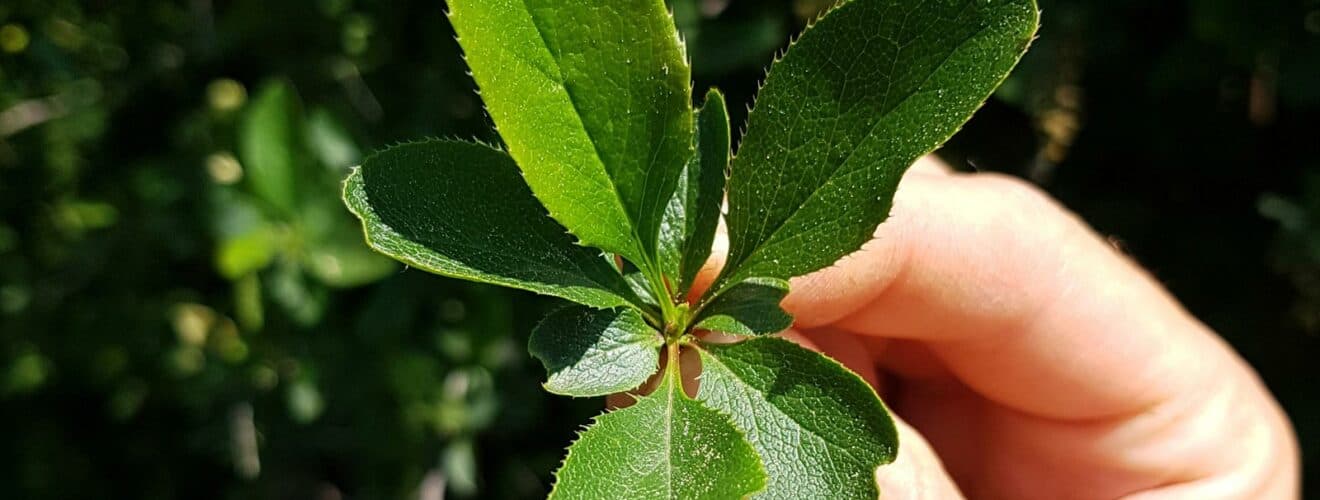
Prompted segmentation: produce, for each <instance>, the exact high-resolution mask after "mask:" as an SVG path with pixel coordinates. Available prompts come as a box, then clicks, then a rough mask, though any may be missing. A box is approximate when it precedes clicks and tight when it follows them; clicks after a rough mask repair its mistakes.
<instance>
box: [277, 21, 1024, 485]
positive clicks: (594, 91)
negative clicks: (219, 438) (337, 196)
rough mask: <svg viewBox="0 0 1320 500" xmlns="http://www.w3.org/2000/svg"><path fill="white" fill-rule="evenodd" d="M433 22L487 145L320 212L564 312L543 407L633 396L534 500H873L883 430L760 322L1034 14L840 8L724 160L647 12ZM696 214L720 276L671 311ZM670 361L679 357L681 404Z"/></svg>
mask: <svg viewBox="0 0 1320 500" xmlns="http://www.w3.org/2000/svg"><path fill="white" fill-rule="evenodd" d="M449 8H450V12H449V16H450V20H451V22H452V23H453V25H454V28H455V31H456V33H457V34H458V39H459V43H460V45H461V46H462V47H463V49H464V51H465V53H466V56H467V60H468V64H469V66H470V68H471V70H472V74H473V77H474V78H475V80H476V82H477V84H478V86H479V87H480V89H481V95H482V98H483V100H484V102H485V104H486V107H487V111H488V112H489V114H490V116H491V118H492V119H493V120H494V122H495V125H496V127H497V129H498V131H499V134H500V137H501V139H502V141H503V145H502V147H497V146H490V145H484V144H479V143H470V142H459V141H426V142H418V143H411V144H404V145H400V146H396V147H393V148H390V149H387V150H384V151H381V152H378V153H376V154H374V155H372V156H370V157H368V158H366V159H365V160H364V161H363V163H362V166H361V167H360V168H358V169H356V170H354V171H353V173H352V174H351V175H350V176H349V178H348V180H347V182H346V184H345V191H344V199H345V201H346V203H347V204H348V206H349V208H350V209H351V210H352V211H353V213H355V214H356V215H357V216H358V217H359V218H360V219H361V220H362V222H363V227H364V230H365V233H366V237H367V241H368V243H369V244H370V245H371V246H372V247H373V248H374V249H376V250H377V251H379V252H381V253H384V254H386V255H389V256H391V257H393V258H395V259H397V260H399V261H402V262H405V263H407V264H409V265H410V266H412V267H416V268H419V269H423V270H426V271H430V272H433V273H436V274H440V275H444V276H450V277H456V278H462V279H468V280H473V281H480V282H487V283H493V284H498V285H503V286H507V287H512V288H519V289H524V290H529V291H532V292H536V293H541V294H546V295H552V296H556V297H561V298H563V299H567V300H569V301H572V302H576V303H577V304H580V305H577V306H570V307H566V308H564V309H562V310H559V311H557V312H555V313H553V314H551V315H549V316H548V317H547V318H546V319H545V320H544V321H542V322H541V323H540V325H539V326H537V327H536V329H535V330H534V331H533V333H532V338H531V340H530V345H529V348H530V351H531V353H532V355H533V356H535V357H536V358H538V359H540V360H541V361H542V362H543V363H544V365H545V367H546V369H547V371H548V372H549V377H548V380H547V382H546V383H545V388H546V389H547V390H549V391H551V392H554V393H557V394H563V395H569V396H577V397H590V396H601V395H607V394H612V393H617V392H623V391H628V390H632V389H636V388H638V387H640V386H642V385H643V384H644V383H645V382H647V381H648V380H650V379H652V378H654V377H658V380H659V382H658V388H657V389H656V390H655V391H654V392H653V393H651V394H650V395H648V396H642V397H640V399H639V400H638V401H637V403H636V404H634V405H632V406H630V407H627V408H625V409H621V410H616V411H613V412H610V413H607V414H606V415H603V416H601V417H600V418H598V419H597V421H596V422H595V423H594V424H593V425H592V426H591V427H590V428H588V429H587V430H586V432H585V433H583V435H582V437H581V438H580V439H579V440H578V441H577V442H576V443H575V444H574V445H573V446H572V447H571V448H570V451H569V455H568V458H567V459H566V460H565V462H564V464H563V466H562V468H561V469H560V471H559V473H558V475H557V476H558V480H557V482H556V486H555V489H554V491H553V492H552V494H551V496H552V497H561V498H601V497H610V496H618V495H619V494H621V492H627V493H628V495H629V496H631V497H635V498H730V497H746V496H752V495H757V496H758V497H760V498H875V497H876V495H877V494H878V492H877V491H876V487H875V484H874V480H873V474H874V471H875V469H876V467H878V466H880V465H883V464H885V463H888V462H890V461H892V460H893V459H894V456H895V453H896V451H897V446H898V442H897V435H896V433H895V430H894V425H893V422H892V420H891V419H890V417H889V414H888V412H887V410H886V409H885V407H884V405H883V403H881V402H880V400H879V399H878V398H877V396H876V394H875V392H874V391H873V390H872V389H871V388H870V387H869V386H868V385H867V384H866V383H865V382H863V381H862V380H861V379H860V378H859V377H858V376H857V375H855V374H853V373H851V372H849V371H847V370H846V369H845V368H843V367H842V366H841V365H839V364H838V363H836V362H834V361H833V360H830V359H829V358H826V357H824V356H822V355H820V354H817V353H814V352H811V351H808V350H805V349H802V348H800V347H797V346H796V345H794V344H792V343H789V342H786V341H784V340H781V339H778V338H775V337H773V336H772V335H773V334H775V333H778V332H780V331H782V330H784V329H785V328H787V327H788V326H790V325H791V323H792V318H791V316H790V315H789V314H788V313H786V312H785V311H783V310H782V309H781V308H780V306H779V302H780V300H781V299H782V298H783V297H784V296H785V294H786V293H787V292H788V288H789V283H788V281H787V280H788V279H789V278H792V277H795V276H800V275H803V274H807V273H810V272H812V271H815V270H818V269H821V268H823V267H826V266H829V265H831V264H833V263H834V262H835V261H837V260H838V259H840V258H842V257H844V256H846V255H848V254H850V253H852V252H854V251H856V250H858V249H859V248H860V247H861V245H862V244H863V243H865V242H866V241H867V240H868V239H869V238H870V237H871V234H872V233H873V232H874V230H875V228H876V226H877V225H879V224H880V223H881V222H883V221H884V220H885V218H886V217H887V216H888V214H889V210H890V207H891V205H892V201H893V194H894V191H895V189H896V188H897V184H898V180H899V178H900V177H901V176H902V174H903V172H904V170H905V169H906V168H907V167H908V166H909V165H910V164H911V163H912V162H913V161H914V160H916V159H917V158H918V157H920V156H921V155H924V154H927V153H929V152H930V151H932V150H933V149H935V148H936V147H938V146H939V145H941V144H942V143H943V142H944V141H946V140H947V139H948V138H949V137H950V136H952V135H953V133H955V132H956V131H957V130H958V128H959V127H961V126H962V124H963V123H964V122H965V121H966V120H967V119H968V118H969V117H970V116H971V114H972V113H973V112H974V111H975V110H976V109H977V108H978V107H979V106H980V105H981V103H982V102H984V100H985V99H986V98H987V97H988V96H989V95H990V94H991V92H993V91H994V89H995V88H996V87H997V86H998V85H999V84H1000V83H1001V82H1002V81H1003V79H1004V78H1005V76H1006V75H1007V74H1008V72H1009V71H1010V70H1011V69H1012V68H1013V66H1014V65H1015V64H1016V62H1017V60H1018V58H1019V57H1020V56H1021V55H1022V53H1023V52H1024V51H1025V49H1026V47H1027V45H1028V44H1029V43H1030V41H1031V39H1032V37H1033V36H1034V33H1035V29H1036V23H1037V12H1036V7H1035V4H1034V2H1032V1H1031V0H938V1H929V2H895V1H891V0H852V1H850V2H842V3H841V4H840V5H839V6H837V7H836V8H834V9H833V10H832V11H831V12H830V13H829V14H828V15H826V16H824V17H823V18H821V19H820V20H818V21H817V22H816V23H815V24H814V25H813V26H812V27H810V28H809V29H808V30H807V31H806V32H804V33H803V34H802V36H801V37H800V38H799V39H798V40H797V41H796V43H795V44H794V45H793V46H792V47H791V48H790V49H789V50H788V51H787V52H786V53H785V54H784V56H783V57H782V58H781V59H780V60H778V61H777V62H776V63H775V65H774V66H773V68H772V69H771V70H770V72H769V75H768V77H767V79H766V82H765V85H764V87H763V88H762V89H761V91H760V94H759V96H758V98H757V104H756V107H755V109H754V110H753V113H752V114H751V116H750V118H749V120H748V123H747V127H746V134H745V135H744V136H743V137H742V141H741V146H740V148H739V152H738V155H737V156H736V157H734V156H733V155H732V153H731V147H730V145H731V143H732V138H731V132H730V130H731V128H730V126H729V120H728V113H727V110H726V105H725V102H724V99H723V96H722V95H721V94H720V93H719V91H718V90H713V89H712V90H711V91H710V92H708V93H707V94H706V96H705V98H704V99H703V100H702V104H701V105H700V106H699V107H694V106H693V95H692V84H691V70H690V68H689V65H688V62H687V61H688V56H687V54H686V53H685V50H686V49H685V47H684V45H683V44H682V42H681V40H680V39H679V37H678V35H677V33H676V31H675V28H674V21H673V19H672V17H671V16H670V15H669V13H668V12H667V11H666V8H665V6H664V3H663V2H661V1H660V0H618V1H612V2H607V3H601V2H590V1H585V0H569V1H565V0H517V1H514V0H451V1H450V2H449ZM274 181H279V179H274ZM281 185H282V184H281V183H280V182H272V183H271V186H270V187H269V190H272V191H277V190H278V189H277V188H280V186H281ZM725 200H727V207H728V209H727V210H728V211H727V214H725V213H722V206H723V205H724V203H725ZM721 219H723V220H724V221H725V223H726V225H727V228H728V235H729V255H728V259H727V262H726V264H725V266H724V268H723V269H722V270H721V271H720V273H719V275H718V277H716V278H715V279H714V280H713V282H712V283H711V284H710V285H709V286H708V287H706V288H705V289H704V290H700V291H699V292H700V293H695V292H698V291H697V290H694V285H695V284H696V283H695V282H696V278H697V276H698V271H699V270H700V269H701V267H702V266H703V265H704V264H705V263H706V261H707V259H708V258H709V256H710V252H711V246H712V243H713V241H714V238H715V233H716V229H717V226H718V225H719V222H720V220H721ZM704 331H717V332H722V333H727V334H731V335H734V336H737V337H739V338H743V339H747V340H744V341H741V342H738V343H734V344H727V345H725V344H710V343H708V342H706V341H704V340H702V338H701V337H702V336H701V332H704ZM684 350H692V351H695V352H696V353H697V355H698V356H699V357H700V359H701V365H702V373H701V379H700V388H699V390H698V391H697V393H696V394H695V396H690V395H688V394H686V393H685V392H684V390H683V389H682V384H681V380H682V378H684V377H693V376H695V375H697V374H695V373H681V371H682V370H681V369H680V365H679V363H678V359H679V357H680V353H681V352H683V351H684ZM662 359H663V360H667V361H665V362H663V363H662ZM662 365H663V366H662ZM657 372H659V373H657Z"/></svg>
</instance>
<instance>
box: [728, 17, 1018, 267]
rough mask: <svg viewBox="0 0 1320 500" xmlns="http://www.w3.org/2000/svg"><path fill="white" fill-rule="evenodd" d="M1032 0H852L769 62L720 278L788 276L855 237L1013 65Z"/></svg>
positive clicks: (736, 166)
mask: <svg viewBox="0 0 1320 500" xmlns="http://www.w3.org/2000/svg"><path fill="white" fill-rule="evenodd" d="M1036 24H1037V11H1036V5H1035V2H1034V1H1029V0H989V1H980V2H974V1H947V2H920V3H916V4H909V3H902V2H879V1H874V2H869V1H853V2H848V3H845V4H843V5H842V6H840V7H838V8H836V9H834V10H833V11H832V12H830V14H829V15H827V16H825V17H824V18H823V19H821V20H820V21H819V22H817V23H816V24H815V25H814V26H812V28H811V29H810V30H808V31H807V32H806V33H804V34H803V35H802V37H801V39H799V40H798V41H797V43H796V44H794V45H793V47H792V48H791V49H789V51H788V53H787V54H785V55H784V58H783V59H782V60H780V61H779V62H778V63H776V64H775V66H774V67H773V68H772V69H771V71H770V75H769V77H767V79H766V83H765V86H764V87H762V88H761V91H760V93H759V94H758V95H757V100H756V110H755V112H753V113H752V114H751V115H750V117H749V118H748V123H747V136H746V138H745V139H744V140H743V142H742V146H741V147H740V148H739V151H738V156H737V158H736V159H735V160H734V162H733V169H732V174H731V176H730V178H729V217H728V224H729V260H728V264H726V266H725V268H724V271H723V274H724V275H723V277H722V280H721V285H723V284H725V283H733V282H737V281H739V280H740V279H742V278H744V277H750V276H770V277H776V278H789V277H792V276H798V275H802V274H806V273H808V272H811V271H815V270H817V269H820V268H822V267H825V266H828V265H830V264H833V263H834V262H835V261H836V260H838V259H839V258H840V257H843V256H845V255H847V254H849V253H852V252H854V251H856V250H857V249H859V248H861V246H862V244H863V243H865V242H866V241H867V240H869V239H870V238H871V235H872V233H873V232H874V231H875V228H876V226H877V225H878V224H879V223H880V222H882V221H884V220H885V218H887V217H888V216H889V209H890V208H891V206H892V204H893V193H894V190H895V189H896V188H897V186H898V180H899V178H901V177H902V174H903V172H904V171H905V170H906V169H907V167H908V166H909V165H911V164H912V163H913V162H914V161H915V160H916V159H917V158H918V157H920V156H921V155H924V154H926V153H929V152H931V151H933V150H934V149H935V148H936V147H938V146H940V145H941V144H943V143H944V141H946V140H948V138H949V137H950V136H952V135H953V133H954V132H956V131H957V130H958V129H959V128H960V127H961V126H962V124H963V123H964V122H966V121H967V119H968V118H970V117H971V115H972V112H974V111H975V110H976V109H977V108H979V107H980V106H981V103H982V102H984V101H985V99H986V98H988V97H989V96H990V94H991V93H992V92H993V91H994V90H995V88H996V87H998V86H999V84H1000V82H1002V81H1003V80H1004V78H1005V77H1006V76H1007V75H1008V72H1009V70H1011V69H1012V68H1013V66H1014V65H1015V64H1017V61H1018V59H1019V58H1020V57H1021V56H1022V54H1023V53H1024V52H1025V51H1026V48H1027V45H1028V44H1029V43H1030V42H1031V40H1032V37H1033V36H1034V35H1035V32H1036Z"/></svg>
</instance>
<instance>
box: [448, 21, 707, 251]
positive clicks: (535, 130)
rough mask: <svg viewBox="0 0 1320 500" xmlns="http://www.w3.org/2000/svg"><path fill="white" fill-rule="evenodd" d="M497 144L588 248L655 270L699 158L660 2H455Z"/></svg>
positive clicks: (669, 24)
mask: <svg viewBox="0 0 1320 500" xmlns="http://www.w3.org/2000/svg"><path fill="white" fill-rule="evenodd" d="M449 9H450V10H449V17H450V20H451V21H452V22H453V24H454V29H455V31H456V32H457V33H458V36H459V43H460V44H461V45H462V47H463V50H464V51H465V52H466V55H467V58H468V63H469V65H470V66H471V69H472V75H473V77H474V78H475V79H476V82H477V85H478V86H479V87H480V88H481V95H482V98H483V100H484V101H485V103H486V107H487V109H488V110H489V112H490V115H491V117H492V118H493V119H494V120H495V125H496V126H497V127H498V128H499V131H500V136H501V137H502V138H503V139H504V142H505V143H506V144H507V145H508V148H509V152H510V154H512V155H513V157H514V159H516V160H517V162H518V165H519V166H520V167H521V168H522V170H523V172H524V174H525V175H526V177H527V183H528V184H529V185H530V186H531V188H532V191H533V192H534V193H536V196H537V198H539V199H540V200H541V201H542V202H543V203H544V204H545V206H546V208H548V209H549V211H550V214H551V215H552V216H553V217H554V218H555V219H557V220H558V221H559V222H561V223H562V224H564V226H566V227H568V229H569V230H570V231H572V232H573V234H575V235H577V236H578V237H579V238H581V240H582V243H583V244H585V245H590V246H595V247H599V248H602V249H604V250H607V251H610V252H613V253H618V254H620V255H623V256H624V257H626V258H628V259H629V260H631V261H633V262H634V263H636V264H637V265H638V266H640V267H643V268H644V269H650V270H652V271H655V270H656V269H654V268H652V267H651V266H653V265H654V259H655V257H654V255H655V250H656V239H657V235H658V232H659V226H660V218H661V214H662V213H663V211H664V209H665V205H666V203H667V201H668V198H669V194H670V193H672V192H673V189H674V185H675V183H676V182H677V179H678V173H679V170H680V169H682V168H683V165H684V164H685V163H686V162H687V160H688V158H689V157H691V155H692V143H691V137H692V107H691V99H692V97H691V93H692V90H691V84H690V82H689V78H690V76H689V75H690V70H689V68H688V65H687V62H686V58H685V56H684V54H683V50H682V48H681V47H680V46H679V43H678V37H677V34H676V32H675V30H674V24H673V21H672V19H671V18H670V17H669V15H668V14H667V12H666V10H665V5H664V2H662V1H661V0H616V1H611V2H599V1H595V0H450V2H449Z"/></svg>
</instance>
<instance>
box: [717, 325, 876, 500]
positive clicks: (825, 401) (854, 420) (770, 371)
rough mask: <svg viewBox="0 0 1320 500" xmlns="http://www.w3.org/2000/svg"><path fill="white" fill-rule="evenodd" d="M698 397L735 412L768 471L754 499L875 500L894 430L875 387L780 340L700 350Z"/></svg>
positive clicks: (833, 363)
mask: <svg viewBox="0 0 1320 500" xmlns="http://www.w3.org/2000/svg"><path fill="white" fill-rule="evenodd" d="M701 363H702V374H701V390H700V392H699V393H698V394H697V399H699V400H701V401H704V402H706V404H707V405H709V406H710V407H711V408H714V409H716V410H719V411H722V412H724V413H727V414H729V415H732V416H733V419H734V422H735V423H736V424H737V425H738V428H739V429H741V430H742V431H743V432H744V433H745V434H746V436H747V440H748V441H750V442H751V443H752V446H753V447H755V448H756V451H757V453H759V454H760V456H761V460H763V461H764V462H765V468H766V472H768V473H769V475H770V485H769V487H768V488H766V492H765V494H764V495H761V496H760V498H767V499H771V498H784V499H794V498H851V499H859V500H860V499H873V498H876V496H877V491H876V488H875V469H876V467H879V466H881V465H883V464H887V463H889V462H892V461H893V460H894V457H895V456H896V455H897V453H898V432H897V431H896V430H895V429H894V422H893V421H892V420H890V418H889V411H888V410H886V409H885V406H884V404H883V403H881V402H880V399H879V398H877V397H876V395H875V389H872V388H871V386H870V385H867V383H866V382H865V381H863V380H862V379H861V377H858V376H857V375H856V374H854V373H852V372H850V371H848V370H847V369H846V368H844V367H843V365H840V364H839V363H838V362H836V361H834V360H832V359H829V358H826V357H825V356H822V355H820V354H818V353H815V352H812V351H808V350H806V349H804V348H802V347H800V346H797V345H795V344H793V343H791V342H788V341H785V340H782V339H778V338H758V339H752V340H748V341H745V342H742V343H738V344H733V345H710V346H705V347H703V348H702V349H701Z"/></svg>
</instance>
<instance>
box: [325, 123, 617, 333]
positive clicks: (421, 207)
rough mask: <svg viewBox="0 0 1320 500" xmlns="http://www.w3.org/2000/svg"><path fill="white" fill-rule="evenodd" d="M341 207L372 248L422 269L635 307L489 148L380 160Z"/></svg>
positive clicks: (434, 149)
mask: <svg viewBox="0 0 1320 500" xmlns="http://www.w3.org/2000/svg"><path fill="white" fill-rule="evenodd" d="M344 201H345V203H347V204H348V207H349V209H350V210H352V211H353V213H355V214H357V216H358V217H359V218H361V219H362V224H363V228H364V229H365V231H366V233H367V243H368V244H370V245H371V247H372V248H374V249H376V251H378V252H381V253H384V254H385V255H389V256H390V257H393V258H395V259H398V260H399V261H402V262H404V263H407V264H409V265H412V266H415V267H418V268H420V269H424V270H426V271H430V272H433V273H436V274H440V275H443V276H450V277H454V278H461V279H466V280H471V281H480V282H485V283H493V284H497V285H503V286H508V287H513V288H520V289H523V290H530V291H533V292H537V293H543V294H546V295H554V296H556V297H562V298H565V299H568V300H571V301H574V302H578V303H581V304H586V305H589V306H594V307H601V308H610V307H617V306H623V305H629V304H632V303H634V302H636V301H637V300H638V299H636V297H635V296H634V294H633V293H632V291H631V290H629V289H628V284H627V283H625V282H624V281H623V277H622V276H621V275H620V274H619V272H618V271H616V270H615V269H614V268H613V267H611V266H610V264H609V263H608V262H606V261H605V259H603V258H601V256H600V254H599V253H597V252H596V251H595V250H592V249H589V248H586V247H582V246H578V245H576V244H574V242H573V237H572V236H570V235H569V234H568V233H567V232H566V231H564V228H563V227H562V226H560V225H559V224H557V223H556V222H555V221H554V220H553V219H551V218H550V217H548V216H547V215H546V213H545V209H544V208H542V207H541V205H540V204H539V203H537V201H536V198H534V197H532V193H531V192H530V191H528V189H527V185H526V184H523V182H522V176H520V175H519V173H518V168H517V167H516V166H515V165H514V163H513V160H512V159H510V158H509V156H508V155H506V154H504V153H502V152H500V151H498V150H495V149H492V148H490V147H487V146H482V145H478V144H471V143H464V142H456V141H429V142H422V143H415V144H407V145H403V146H398V147H394V148H391V149H388V150H385V151H382V152H380V153H376V154H375V155H373V156H371V157H370V158H367V159H366V161H364V162H363V165H362V167H360V168H359V169H357V170H355V171H354V172H353V174H352V175H350V176H349V178H348V181H347V182H346V183H345V187H344Z"/></svg>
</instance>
